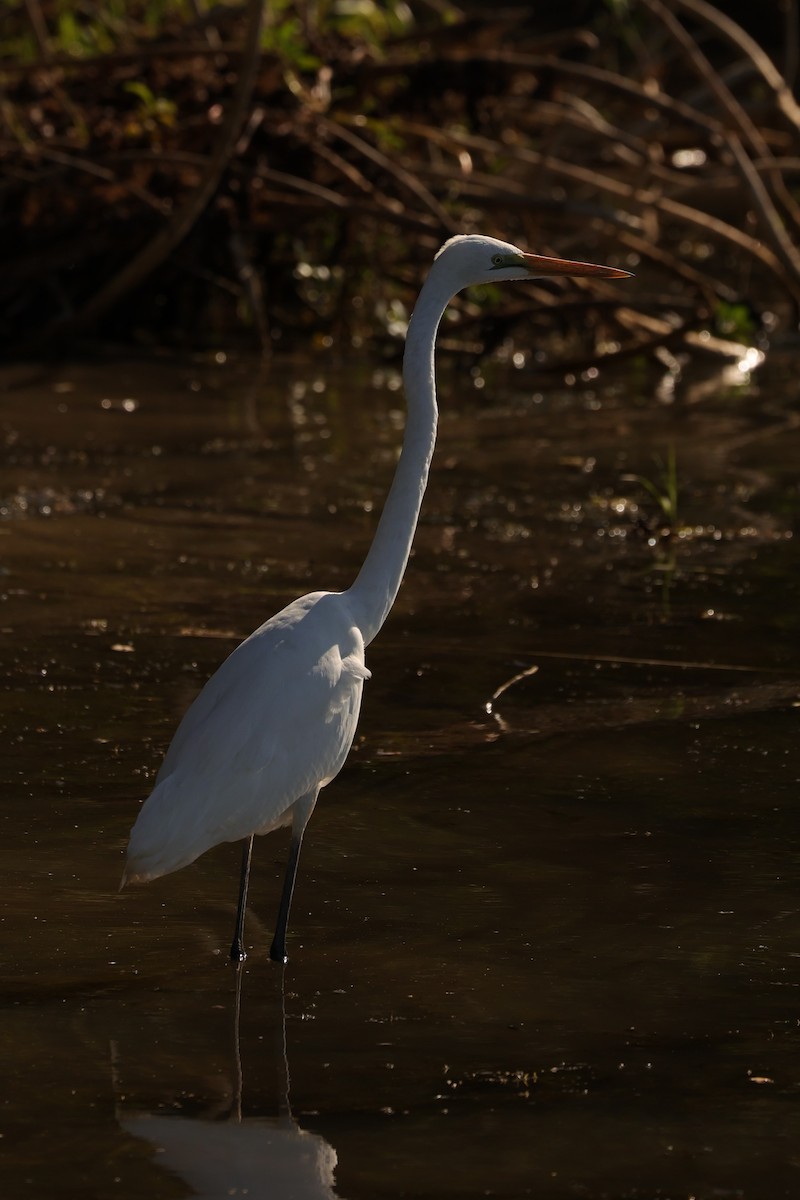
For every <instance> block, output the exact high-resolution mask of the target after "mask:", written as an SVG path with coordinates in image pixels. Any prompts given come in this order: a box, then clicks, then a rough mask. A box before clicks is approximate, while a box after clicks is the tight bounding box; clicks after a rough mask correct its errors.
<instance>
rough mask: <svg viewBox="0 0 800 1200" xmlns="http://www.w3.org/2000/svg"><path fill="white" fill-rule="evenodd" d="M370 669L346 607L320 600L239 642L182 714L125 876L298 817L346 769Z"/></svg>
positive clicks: (147, 874) (150, 871)
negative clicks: (295, 807) (306, 799)
mask: <svg viewBox="0 0 800 1200" xmlns="http://www.w3.org/2000/svg"><path fill="white" fill-rule="evenodd" d="M368 678H369V671H368V670H367V669H366V667H365V665H364V642H363V638H362V637H361V633H360V631H359V629H358V628H357V627H356V626H355V625H354V623H353V617H352V614H351V612H350V609H349V605H348V603H347V600H346V599H345V598H344V597H343V596H342V595H340V594H337V593H332V592H313V593H312V594H311V595H308V596H303V597H302V598H301V599H300V600H295V601H294V603H292V604H290V605H288V607H287V608H285V609H283V610H282V612H280V613H278V614H277V615H276V616H274V617H272V618H271V619H270V620H269V621H267V622H266V623H265V624H264V625H262V626H261V628H260V629H257V630H256V631H255V633H253V634H251V636H250V637H249V638H248V639H247V641H245V642H242V643H241V645H240V646H237V648H236V649H235V650H234V651H233V653H232V654H231V655H230V657H229V658H228V659H226V661H225V662H224V663H223V664H222V666H221V667H220V668H219V670H218V671H217V672H216V674H214V675H212V677H211V679H209V681H208V683H207V684H206V685H205V687H204V688H203V690H202V692H201V693H200V695H199V696H198V697H197V699H196V700H195V702H194V703H193V704H192V706H191V708H190V709H189V711H188V712H187V713H186V715H185V716H184V718H183V720H182V722H181V724H180V726H179V728H178V731H177V733H176V734H175V737H174V739H173V742H172V745H171V746H170V748H169V750H168V752H167V755H166V758H165V759H164V763H163V765H162V767H161V770H160V771H159V773H158V777H157V779H156V786H155V789H154V790H153V792H152V794H151V796H150V797H149V799H148V800H147V801H146V802H145V804H144V806H143V808H142V810H141V812H140V814H139V817H138V820H137V821H136V824H135V825H134V827H133V830H132V832H131V840H130V845H129V847H128V865H127V869H126V877H127V878H128V879H130V880H134V879H138V880H146V879H155V878H156V877H157V876H159V875H165V874H167V873H168V872H169V871H176V870H178V868H179V867H183V866H186V864H187V863H190V862H193V861H194V859H196V858H197V857H198V856H199V855H200V854H202V853H203V852H204V851H206V850H208V849H209V848H210V847H211V846H215V845H216V844H217V843H218V842H224V841H237V840H238V839H240V838H245V837H249V836H250V834H251V833H267V832H268V831H269V830H270V829H275V828H277V827H278V826H279V825H283V824H288V822H289V821H290V820H291V813H290V811H289V810H290V808H291V805H292V804H293V803H294V802H295V800H297V799H298V798H299V797H300V796H303V795H305V794H306V793H307V792H309V791H312V790H315V789H316V788H318V787H324V785H325V784H326V783H329V782H330V780H331V779H333V777H334V776H335V775H336V774H337V773H338V772H339V770H340V769H341V767H342V764H343V763H344V760H345V758H346V757H347V753H348V751H349V749H350V746H351V744H352V741H353V736H354V734H355V730H356V723H357V721H358V713H359V709H360V706H361V692H362V689H363V685H364V680H365V679H368Z"/></svg>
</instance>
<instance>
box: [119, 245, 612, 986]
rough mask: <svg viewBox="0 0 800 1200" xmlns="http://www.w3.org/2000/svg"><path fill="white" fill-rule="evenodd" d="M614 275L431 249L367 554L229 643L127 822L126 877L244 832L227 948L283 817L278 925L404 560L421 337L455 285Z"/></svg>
mask: <svg viewBox="0 0 800 1200" xmlns="http://www.w3.org/2000/svg"><path fill="white" fill-rule="evenodd" d="M626 274H627V272H626V271H620V270H617V269H616V268H614V267H601V266H595V265H594V264H592V263H579V262H569V261H567V260H564V259H556V258H543V257H540V256H538V255H534V254H525V253H524V252H523V251H521V250H518V249H517V248H516V247H515V246H512V245H509V243H507V242H499V241H497V240H496V239H494V238H487V237H482V236H477V235H476V236H467V237H456V238H451V239H450V241H449V242H447V243H445V245H444V246H443V247H442V249H441V250H440V251H439V253H438V254H437V255H436V258H435V260H434V263H433V265H432V267H431V270H430V273H429V275H428V278H427V280H426V282H425V285H424V287H423V289H422V291H421V292H420V295H419V299H418V301H417V306H416V308H415V310H414V315H413V317H412V319H411V322H410V324H409V328H408V337H407V339H406V350H405V355H404V358H403V379H404V384H405V392H406V401H407V404H408V419H407V422H406V430H405V435H404V438H403V450H402V453H401V455H400V459H399V462H398V464H397V470H396V472H395V476H394V479H393V481H392V486H391V488H390V490H389V494H388V496H387V498H386V504H385V506H384V509H383V513H382V514H381V519H380V521H379V523H378V528H377V530H376V533H375V537H374V539H373V542H372V545H371V546H370V549H369V553H368V554H367V557H366V559H365V561H364V565H363V567H362V568H361V571H360V572H359V575H358V578H357V579H356V581H355V583H354V584H353V585H352V587H350V588H348V589H347V591H346V592H342V593H336V592H312V593H311V594H310V595H308V596H303V597H302V598H301V599H299V600H295V601H294V602H293V603H292V604H289V605H288V606H287V607H286V608H284V609H283V610H282V611H281V612H279V613H278V614H277V615H276V616H274V617H272V618H271V619H270V620H269V621H267V622H266V623H265V624H264V625H262V626H261V628H260V629H257V630H256V631H255V633H253V634H252V635H251V636H250V637H249V638H248V639H247V640H246V641H244V642H242V644H241V645H240V646H238V647H237V648H236V649H235V650H234V651H233V653H232V654H231V655H230V657H229V658H228V659H226V661H225V662H224V663H223V664H222V666H221V667H220V668H219V670H218V671H217V672H216V674H215V675H213V676H212V678H211V679H210V680H209V681H208V683H207V684H206V686H205V687H204V688H203V690H202V692H201V693H200V695H199V696H198V697H197V699H196V700H195V702H194V704H193V705H192V706H191V708H190V709H189V711H188V712H187V713H186V716H185V717H184V718H183V720H182V722H181V724H180V726H179V728H178V731H177V733H176V734H175V738H174V740H173V742H172V745H171V746H170V748H169V750H168V752H167V755H166V758H165V759H164V763H163V765H162V767H161V770H160V771H159V773H158V777H157V779H156V785H155V788H154V789H153V792H152V794H151V795H150V797H149V799H148V800H147V801H146V802H145V804H144V806H143V808H142V810H141V812H140V813H139V817H138V820H137V821H136V824H135V825H134V827H133V830H132V832H131V838H130V843H129V846H128V861H127V866H126V871H125V875H124V876H123V884H124V883H125V882H126V880H129V881H131V882H133V881H144V880H149V879H155V878H157V877H158V876H159V875H165V874H167V873H168V872H170V871H177V870H178V869H179V868H180V867H185V866H187V865H188V864H189V863H191V862H193V861H194V860H195V859H196V858H197V857H198V856H199V855H200V854H203V853H204V852H205V851H206V850H208V849H210V848H211V847H212V846H216V845H217V844H218V843H219V842H226V841H238V840H239V839H244V841H245V852H244V858H243V863H242V880H241V886H240V891H239V909H238V915H237V921H236V934H235V937H234V940H233V945H232V946H231V957H232V958H233V959H235V960H240V959H242V958H244V947H243V940H242V939H243V928H244V914H245V906H246V899H247V885H248V879H249V872H250V858H251V853H252V846H253V837H254V836H255V835H256V834H261V833H269V832H270V830H272V829H277V828H278V827H279V826H281V825H288V824H289V823H291V826H292V841H291V848H290V852H289V862H288V865H287V869H286V876H285V879H284V885H283V891H282V894H281V903H280V909H279V912H278V920H277V924H276V930H275V937H274V940H273V942H272V947H271V949H270V956H271V957H272V958H273V959H276V960H278V961H281V962H284V961H285V960H286V929H287V925H288V919H289V908H290V905H291V900H292V893H293V889H294V882H295V877H296V873H297V863H298V859H299V854H300V846H301V843H302V838H303V832H304V830H305V827H306V824H307V823H308V819H309V817H310V816H311V813H312V811H313V809H314V805H315V803H316V800H317V796H318V794H319V791H320V789H321V788H323V787H325V785H326V784H328V783H330V781H331V780H332V779H333V778H334V777H335V776H336V775H337V774H338V772H339V771H340V770H341V767H342V764H343V763H344V761H345V758H346V757H347V754H348V751H349V750H350V746H351V745H352V742H353V737H354V735H355V731H356V724H357V722H358V714H359V709H360V707H361V693H362V690H363V687H364V681H365V680H366V679H369V671H368V670H367V667H366V664H365V662H364V648H365V646H368V645H369V643H370V642H371V641H372V639H373V638H374V637H375V635H376V634H377V632H378V630H379V629H380V628H381V626H382V625H383V622H384V621H385V620H386V617H387V615H388V613H389V611H390V609H391V607H392V604H393V603H394V599H395V596H396V595H397V591H398V588H399V587H400V583H401V580H402V578H403V573H404V571H405V568H406V563H407V562H408V555H409V553H410V550H411V543H412V540H413V537H414V531H415V529H416V526H417V518H418V516H419V510H420V506H421V504H422V497H423V494H424V491H425V485H426V483H427V479H428V470H429V467H430V461H431V457H432V455H433V449H434V445H435V442H436V423H437V415H438V414H437V408H436V388H435V382H434V345H435V341H436V332H437V329H438V327H439V322H440V320H441V318H442V315H443V313H444V310H445V308H446V307H447V305H448V303H449V302H450V300H451V299H452V297H453V296H454V295H455V294H456V292H458V291H460V290H461V289H462V288H464V287H467V286H468V285H469V284H474V283H496V282H499V281H501V280H506V279H523V278H525V279H527V278H531V277H534V276H540V275H594V276H600V277H605V278H620V277H622V276H625V275H626Z"/></svg>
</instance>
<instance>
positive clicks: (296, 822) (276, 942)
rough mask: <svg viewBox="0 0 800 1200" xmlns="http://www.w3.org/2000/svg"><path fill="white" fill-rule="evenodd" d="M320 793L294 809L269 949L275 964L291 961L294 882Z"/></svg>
mask: <svg viewBox="0 0 800 1200" xmlns="http://www.w3.org/2000/svg"><path fill="white" fill-rule="evenodd" d="M318 792H319V789H317V791H315V792H310V793H309V795H307V796H301V797H300V799H299V800H295V802H294V805H293V808H292V842H291V845H290V847H289V861H288V863H287V864H286V875H285V876H284V879H283V891H282V892H281V903H280V907H279V909H278V922H277V924H276V926H275V937H274V938H273V939H272V945H271V946H270V949H269V956H270V958H271V959H272V961H273V962H279V963H285V962H288V961H289V960H288V958H287V955H286V929H287V926H288V924H289V909H290V908H291V906H292V895H293V894H294V881H295V879H296V877H297V864H298V862H299V860H300V847H301V846H302V844H303V834H304V833H305V828H306V825H307V824H308V818H309V817H310V816H311V814H312V812H313V811H314V805H315V804H316V802H317V795H318Z"/></svg>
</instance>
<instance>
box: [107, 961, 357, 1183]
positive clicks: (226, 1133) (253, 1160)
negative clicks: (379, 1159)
mask: <svg viewBox="0 0 800 1200" xmlns="http://www.w3.org/2000/svg"><path fill="white" fill-rule="evenodd" d="M276 971H280V974H281V1048H280V1059H281V1066H282V1075H283V1077H282V1080H281V1089H280V1090H281V1093H282V1094H281V1097H280V1099H281V1107H282V1108H283V1109H284V1115H283V1116H280V1117H275V1118H264V1117H245V1116H243V1115H242V1112H243V1068H242V1059H241V1047H240V1045H239V1011H240V1005H241V987H242V969H241V968H239V969H238V970H237V978H236V1000H235V1018H234V1038H233V1047H234V1050H233V1053H234V1063H233V1076H234V1079H235V1084H234V1085H233V1088H232V1090H233V1095H234V1102H233V1106H232V1110H231V1112H230V1113H229V1114H228V1115H227V1117H226V1118H225V1119H221V1120H220V1119H217V1120H209V1119H207V1118H203V1117H185V1116H167V1117H165V1116H158V1115H154V1114H152V1113H129V1112H126V1111H125V1110H124V1109H123V1111H122V1113H121V1115H120V1118H119V1123H120V1127H121V1128H122V1129H124V1130H125V1131H126V1133H130V1134H132V1135H133V1136H134V1137H137V1138H143V1139H144V1140H145V1141H148V1142H150V1143H151V1145H152V1146H153V1147H154V1149H155V1151H156V1156H157V1157H156V1159H155V1162H156V1164H157V1166H158V1167H159V1168H161V1169H162V1170H166V1171H170V1172H172V1173H173V1174H174V1175H177V1176H178V1177H179V1178H180V1179H182V1180H183V1181H184V1182H185V1183H186V1184H187V1185H188V1187H190V1188H191V1189H192V1192H191V1194H192V1195H193V1196H196V1197H198V1198H199V1200H227V1197H229V1196H253V1197H265V1198H266V1197H275V1198H281V1200H335V1197H336V1195H337V1193H336V1191H335V1189H334V1171H335V1169H336V1151H335V1150H334V1148H333V1146H331V1145H330V1144H329V1143H328V1142H326V1141H325V1139H324V1138H323V1137H320V1136H318V1135H317V1134H313V1133H309V1132H308V1131H307V1130H305V1129H301V1128H300V1126H299V1124H298V1123H297V1122H296V1121H295V1120H294V1119H293V1118H292V1115H291V1105H290V1097H289V1059H288V1049H287V1044H286V1007H285V1005H286V1000H285V994H284V988H283V978H284V972H283V969H282V968H280V967H278V968H276ZM165 1082H166V1081H165ZM169 1083H170V1086H171V1087H173V1088H174V1086H175V1081H174V1080H170V1081H169Z"/></svg>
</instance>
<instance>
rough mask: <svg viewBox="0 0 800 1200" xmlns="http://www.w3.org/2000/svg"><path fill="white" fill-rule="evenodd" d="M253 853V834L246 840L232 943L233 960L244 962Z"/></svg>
mask: <svg viewBox="0 0 800 1200" xmlns="http://www.w3.org/2000/svg"><path fill="white" fill-rule="evenodd" d="M252 853H253V834H252V833H251V834H250V837H249V838H247V839H246V840H245V843H244V850H243V852H242V878H241V882H240V884H239V907H238V909H237V910H236V932H235V933H234V935H233V941H232V943H231V962H235V963H240V962H244V960H245V959H246V958H247V953H246V952H245V948H244V914H245V909H246V908H247V885H248V883H249V882H250V858H251V856H252Z"/></svg>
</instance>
